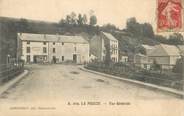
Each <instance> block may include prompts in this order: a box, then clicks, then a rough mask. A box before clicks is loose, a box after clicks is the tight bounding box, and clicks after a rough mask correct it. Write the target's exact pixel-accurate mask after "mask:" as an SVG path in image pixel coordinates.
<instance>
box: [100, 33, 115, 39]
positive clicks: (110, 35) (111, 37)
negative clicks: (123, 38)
mask: <svg viewBox="0 0 184 116" xmlns="http://www.w3.org/2000/svg"><path fill="white" fill-rule="evenodd" d="M102 33H103V34H104V35H105V36H106V37H107V38H108V39H109V40H113V41H118V40H117V39H116V38H115V37H114V36H113V35H112V34H110V33H106V32H102Z"/></svg>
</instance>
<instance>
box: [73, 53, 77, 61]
mask: <svg viewBox="0 0 184 116" xmlns="http://www.w3.org/2000/svg"><path fill="white" fill-rule="evenodd" d="M73 61H74V63H77V55H76V54H73Z"/></svg>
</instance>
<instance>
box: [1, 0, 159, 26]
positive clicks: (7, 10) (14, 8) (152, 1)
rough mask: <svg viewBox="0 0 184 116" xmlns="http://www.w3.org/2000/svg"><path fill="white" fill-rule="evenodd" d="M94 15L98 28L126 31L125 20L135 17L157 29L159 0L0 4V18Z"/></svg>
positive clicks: (9, 1)
mask: <svg viewBox="0 0 184 116" xmlns="http://www.w3.org/2000/svg"><path fill="white" fill-rule="evenodd" d="M91 9H92V10H94V11H95V15H96V16H97V18H98V24H99V25H103V24H106V23H112V24H115V25H116V26H118V27H120V28H124V27H125V24H126V20H127V19H128V18H130V17H136V18H137V20H138V21H139V22H141V23H142V22H148V23H151V24H152V25H153V26H154V29H156V0H0V15H1V16H7V17H16V18H28V19H36V20H44V21H53V22H58V21H59V20H60V19H61V18H63V17H65V16H66V14H69V13H71V12H72V11H74V12H76V13H86V14H89V11H90V10H91Z"/></svg>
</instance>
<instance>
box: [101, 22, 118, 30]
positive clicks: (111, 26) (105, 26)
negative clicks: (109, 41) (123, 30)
mask: <svg viewBox="0 0 184 116" xmlns="http://www.w3.org/2000/svg"><path fill="white" fill-rule="evenodd" d="M102 29H103V30H104V31H110V32H112V31H115V30H117V29H118V28H117V27H116V26H115V25H113V24H110V23H108V24H105V25H103V26H102Z"/></svg>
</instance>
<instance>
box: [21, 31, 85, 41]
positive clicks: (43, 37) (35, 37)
mask: <svg viewBox="0 0 184 116" xmlns="http://www.w3.org/2000/svg"><path fill="white" fill-rule="evenodd" d="M19 37H20V39H21V40H27V41H41V42H44V41H45V42H65V43H88V41H86V40H85V39H84V38H83V37H81V36H65V35H51V34H32V33H22V34H19Z"/></svg>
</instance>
